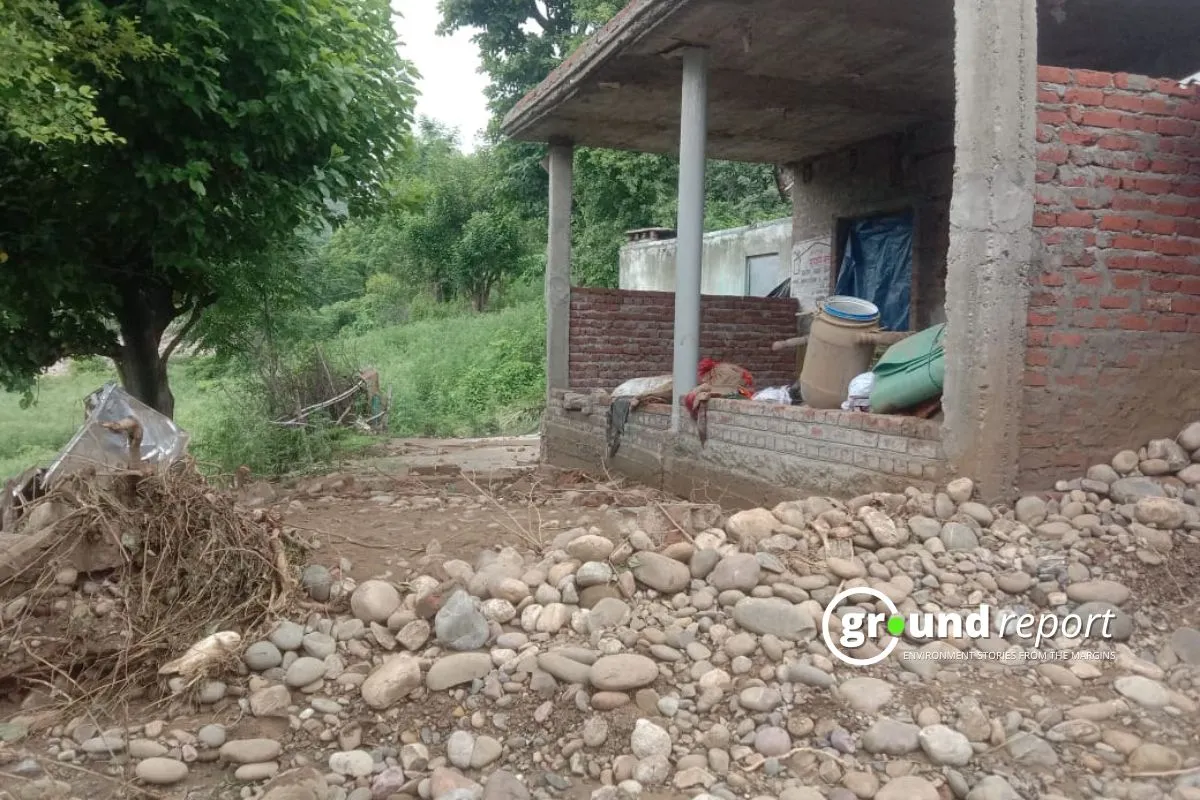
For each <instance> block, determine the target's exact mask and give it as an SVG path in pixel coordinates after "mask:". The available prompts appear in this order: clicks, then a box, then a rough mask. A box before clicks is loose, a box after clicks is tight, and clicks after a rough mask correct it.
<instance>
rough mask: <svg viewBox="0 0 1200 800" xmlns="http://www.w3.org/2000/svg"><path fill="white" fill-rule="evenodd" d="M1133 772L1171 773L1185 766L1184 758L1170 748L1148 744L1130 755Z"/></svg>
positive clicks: (1130, 766)
mask: <svg viewBox="0 0 1200 800" xmlns="http://www.w3.org/2000/svg"><path fill="white" fill-rule="evenodd" d="M1128 766H1129V770H1130V771H1131V772H1171V771H1174V770H1177V769H1179V768H1180V767H1181V766H1183V758H1182V756H1180V755H1179V753H1176V752H1175V751H1174V750H1172V749H1171V748H1169V747H1164V746H1163V745H1161V744H1153V743H1150V742H1147V743H1145V744H1142V745H1139V746H1138V747H1137V749H1135V750H1134V751H1133V752H1132V753H1130V754H1129V765H1128Z"/></svg>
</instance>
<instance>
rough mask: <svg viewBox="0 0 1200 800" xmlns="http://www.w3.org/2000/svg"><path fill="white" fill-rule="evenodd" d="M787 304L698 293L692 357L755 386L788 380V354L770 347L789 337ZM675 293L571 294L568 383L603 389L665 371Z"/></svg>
mask: <svg viewBox="0 0 1200 800" xmlns="http://www.w3.org/2000/svg"><path fill="white" fill-rule="evenodd" d="M797 308H798V306H797V304H796V301H795V300H789V299H784V300H775V299H768V298H762V297H723V296H710V295H705V296H704V297H702V298H701V300H700V356H701V357H702V358H703V357H705V356H708V357H709V358H713V359H716V360H718V361H732V362H734V363H737V364H740V365H741V366H743V367H745V368H746V369H748V370H750V372H751V373H753V374H754V382H755V385H756V386H758V387H760V388H761V387H765V386H778V385H786V384H790V383H792V382H793V381H794V380H795V379H796V356H795V351H792V350H785V351H782V352H775V351H773V350H771V344H772V343H773V342H776V341H779V340H781V339H787V338H790V337H792V336H795V335H796V311H797ZM674 320H675V295H674V294H673V293H671V292H642V291H630V290H622V289H590V288H581V287H575V288H572V289H571V330H570V340H569V341H570V345H569V347H570V384H571V387H572V388H576V389H604V390H606V391H607V390H611V389H614V388H616V386H617V385H618V384H620V383H621V382H623V381H625V380H627V379H629V378H639V377H645V376H649V375H664V374H669V373H670V372H671V362H672V345H673V342H674V338H675V329H674V325H675V322H674Z"/></svg>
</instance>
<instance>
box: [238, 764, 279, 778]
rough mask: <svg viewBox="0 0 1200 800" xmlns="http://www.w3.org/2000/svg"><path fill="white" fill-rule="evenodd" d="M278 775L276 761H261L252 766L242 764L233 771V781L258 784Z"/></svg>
mask: <svg viewBox="0 0 1200 800" xmlns="http://www.w3.org/2000/svg"><path fill="white" fill-rule="evenodd" d="M278 774H279V762H278V761H261V762H256V763H254V764H242V765H241V766H240V767H238V768H237V769H235V770H234V771H233V779H234V780H235V781H241V782H242V783H258V782H259V781H265V780H268V779H270V778H274V777H275V776H276V775H278Z"/></svg>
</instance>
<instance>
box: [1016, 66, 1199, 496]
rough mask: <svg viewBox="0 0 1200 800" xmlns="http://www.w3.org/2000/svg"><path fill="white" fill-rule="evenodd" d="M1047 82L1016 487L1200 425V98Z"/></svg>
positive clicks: (1091, 81)
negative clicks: (1190, 424)
mask: <svg viewBox="0 0 1200 800" xmlns="http://www.w3.org/2000/svg"><path fill="white" fill-rule="evenodd" d="M1038 79H1039V85H1038V129H1037V141H1038V146H1037V153H1038V155H1037V159H1038V163H1037V167H1038V170H1037V189H1036V211H1035V216H1034V227H1035V233H1036V236H1037V240H1038V241H1039V242H1040V245H1041V246H1040V247H1039V248H1038V250H1039V253H1040V257H1039V263H1036V264H1035V265H1034V266H1035V268H1034V271H1033V276H1032V282H1033V286H1032V293H1031V298H1030V308H1029V322H1028V351H1027V357H1026V373H1025V399H1024V409H1023V419H1022V422H1023V425H1022V428H1023V434H1022V441H1021V484H1022V487H1023V488H1046V487H1047V486H1049V485H1051V484H1053V482H1054V480H1055V479H1056V478H1063V477H1073V475H1074V474H1077V473H1078V471H1079V470H1082V469H1085V468H1086V467H1087V466H1089V465H1091V464H1095V463H1100V462H1107V461H1108V460H1109V459H1110V458H1111V457H1112V455H1113V454H1114V453H1116V452H1117V451H1118V450H1120V449H1122V448H1125V447H1133V448H1135V449H1136V448H1137V447H1138V446H1139V445H1141V444H1144V443H1145V442H1146V441H1147V440H1148V439H1150V438H1155V437H1161V436H1174V435H1175V434H1176V433H1177V432H1178V430H1179V429H1180V427H1181V426H1182V425H1183V424H1184V423H1186V422H1190V421H1192V420H1194V419H1197V418H1200V371H1198V370H1200V348H1198V347H1197V344H1198V343H1200V92H1197V91H1195V90H1194V89H1184V88H1181V87H1180V86H1179V84H1178V82H1177V81H1171V80H1155V79H1150V78H1145V77H1141V76H1134V75H1127V74H1123V73H1118V74H1109V73H1102V72H1090V71H1085V70H1068V69H1061V68H1054V67H1041V68H1040V69H1039V71H1038Z"/></svg>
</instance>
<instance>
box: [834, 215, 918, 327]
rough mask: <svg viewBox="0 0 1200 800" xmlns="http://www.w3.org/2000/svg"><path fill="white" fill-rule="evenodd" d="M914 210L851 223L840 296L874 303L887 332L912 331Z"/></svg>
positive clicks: (839, 277)
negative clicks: (910, 308) (911, 299)
mask: <svg viewBox="0 0 1200 800" xmlns="http://www.w3.org/2000/svg"><path fill="white" fill-rule="evenodd" d="M912 238H913V215H912V212H911V211H906V212H904V213H902V214H890V215H887V216H881V217H868V218H866V219H857V220H854V222H852V223H851V224H850V230H849V233H848V235H847V237H846V250H845V254H844V255H843V256H842V266H841V269H840V270H839V271H838V279H837V289H836V293H837V294H841V295H849V296H851V297H857V298H860V299H862V300H870V301H871V302H872V303H874V304H875V305H877V306H878V307H879V317H880V319H879V325H880V327H881V328H883V329H884V330H886V331H906V330H908V320H909V303H910V296H911V292H912Z"/></svg>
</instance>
